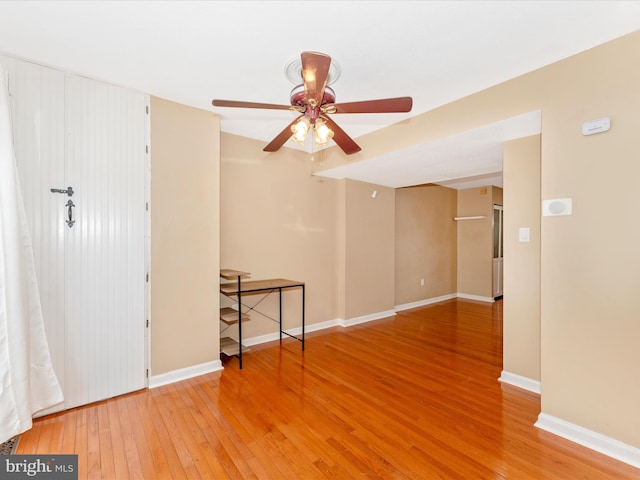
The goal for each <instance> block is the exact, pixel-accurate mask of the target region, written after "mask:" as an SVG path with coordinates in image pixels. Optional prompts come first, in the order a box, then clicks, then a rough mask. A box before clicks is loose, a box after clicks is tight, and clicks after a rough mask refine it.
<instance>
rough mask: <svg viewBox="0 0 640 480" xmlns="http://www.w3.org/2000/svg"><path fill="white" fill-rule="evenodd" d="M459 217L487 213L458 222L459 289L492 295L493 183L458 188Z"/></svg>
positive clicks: (463, 292) (462, 292)
mask: <svg viewBox="0 0 640 480" xmlns="http://www.w3.org/2000/svg"><path fill="white" fill-rule="evenodd" d="M457 216H458V217H472V216H484V217H485V218H483V219H477V220H460V221H458V222H457V226H458V228H457V235H458V240H457V243H458V260H457V267H458V272H457V281H458V293H459V294H463V295H469V296H472V297H482V298H483V299H492V298H493V192H492V187H482V188H468V189H465V190H458V213H457Z"/></svg>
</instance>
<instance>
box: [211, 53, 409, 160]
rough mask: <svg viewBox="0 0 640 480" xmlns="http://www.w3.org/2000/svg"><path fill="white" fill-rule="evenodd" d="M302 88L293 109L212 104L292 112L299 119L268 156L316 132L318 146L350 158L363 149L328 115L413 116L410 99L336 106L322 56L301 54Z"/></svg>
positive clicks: (274, 142)
mask: <svg viewBox="0 0 640 480" xmlns="http://www.w3.org/2000/svg"><path fill="white" fill-rule="evenodd" d="M300 57H301V61H302V63H301V72H300V73H301V76H302V82H303V83H302V84H301V85H297V86H296V87H294V89H293V90H292V91H291V96H290V97H291V98H290V100H291V105H274V104H270V103H255V102H241V101H234V100H213V101H212V102H211V103H212V104H213V106H215V107H238V108H263V109H271V110H291V111H292V112H296V113H299V115H298V116H297V117H296V118H295V119H294V120H293V121H292V122H291V123H290V124H289V125H287V126H286V127H285V129H284V130H282V132H280V133H279V134H278V135H277V136H276V137H275V138H274V139H273V140H272V141H271V142H270V143H269V144H268V145H267V146H266V147H264V149H263V150H264V151H265V152H275V151H277V150H278V149H280V147H282V146H283V145H284V144H285V142H286V141H287V140H289V139H290V138H291V139H293V140H294V141H296V142H298V143H300V144H301V145H304V142H305V140H306V138H307V135H308V134H309V132H310V130H311V129H313V133H314V137H315V141H316V143H317V144H319V145H324V144H326V143H328V141H329V140H331V139H333V141H334V142H335V143H336V144H337V145H338V146H339V147H340V148H341V149H342V150H343V151H344V153H346V154H347V155H351V154H353V153H356V152H359V151H360V150H361V148H360V146H359V145H358V144H357V143H356V142H355V141H354V140H353V139H352V138H351V137H350V136H349V135H348V134H347V133H346V132H345V131H344V130H342V128H340V127H339V126H338V124H337V123H336V122H334V121H333V120H332V119H331V118H330V117H329V115H333V114H337V113H402V112H410V111H411V107H412V105H413V100H412V98H411V97H397V98H386V99H380V100H365V101H361V102H350V103H334V102H335V100H336V96H335V93H334V91H333V89H332V88H331V87H329V86H328V84H327V80H328V78H329V71H330V68H331V57H330V56H328V55H325V54H324V53H319V52H302V54H301V56H300Z"/></svg>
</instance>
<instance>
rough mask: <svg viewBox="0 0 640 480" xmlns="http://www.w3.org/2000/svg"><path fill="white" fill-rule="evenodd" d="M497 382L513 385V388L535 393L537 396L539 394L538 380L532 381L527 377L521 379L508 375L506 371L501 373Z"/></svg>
mask: <svg viewBox="0 0 640 480" xmlns="http://www.w3.org/2000/svg"><path fill="white" fill-rule="evenodd" d="M498 380H499V381H500V382H502V383H507V384H509V385H513V386H514V387H518V388H522V389H523V390H528V391H530V392H533V393H537V394H538V395H539V394H540V382H539V381H538V380H533V379H531V378H528V377H523V376H522V375H517V374H515V373H510V372H507V371H506V370H503V371H502V373H501V374H500V378H499V379H498Z"/></svg>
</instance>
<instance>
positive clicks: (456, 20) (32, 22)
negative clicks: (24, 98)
mask: <svg viewBox="0 0 640 480" xmlns="http://www.w3.org/2000/svg"><path fill="white" fill-rule="evenodd" d="M639 28H640V2H637V1H604V2H600V1H578V0H575V1H323V2H320V1H279V2H272V1H195V2H191V1H161V2H159V1H122V2H119V1H70V2H69V1H67V2H60V1H43V2H38V1H28V2H27V1H15V2H14V1H2V2H0V52H4V53H6V54H9V55H13V56H17V57H20V58H23V59H26V60H32V61H35V62H37V63H41V64H44V65H49V66H53V67H57V68H60V69H64V70H67V71H70V72H74V73H78V74H82V75H85V76H88V77H92V78H96V79H99V80H103V81H107V82H110V83H114V84H117V85H121V86H125V87H129V88H132V89H135V90H138V91H141V92H144V93H147V94H150V95H155V96H159V97H163V98H166V99H169V100H173V101H176V102H180V103H183V104H186V105H190V106H193V107H197V108H201V109H206V110H211V111H216V112H217V113H219V114H220V115H221V128H222V131H224V132H228V133H233V134H237V135H242V136H245V137H249V138H255V139H258V140H261V141H264V142H265V143H267V142H268V141H270V140H271V139H272V138H273V137H274V136H275V135H276V134H278V133H279V132H280V131H281V130H282V129H283V128H284V127H285V126H286V125H287V124H288V123H289V122H290V121H291V120H292V119H293V115H294V114H293V113H290V112H287V111H271V110H255V109H251V110H247V109H235V108H234V109H232V108H216V109H214V108H213V107H212V106H211V100H212V99H213V98H220V99H229V100H244V101H255V102H263V103H276V104H288V100H289V92H290V90H291V88H292V87H293V84H292V83H291V82H290V81H289V80H288V79H287V77H286V76H285V73H284V68H285V65H286V64H287V63H288V62H289V61H291V60H292V59H295V58H297V57H299V55H300V53H301V52H302V51H305V50H315V51H320V52H323V53H327V54H329V55H330V56H331V57H332V58H334V59H335V60H336V61H337V63H338V64H339V66H340V71H341V74H340V77H339V79H338V80H337V81H336V82H335V83H334V84H333V85H332V87H333V89H334V90H335V91H336V96H337V102H338V103H340V102H350V101H358V100H369V99H376V98H389V97H396V96H406V95H408V96H411V97H413V100H414V108H413V111H412V112H411V113H409V114H369V115H335V116H334V117H333V118H334V120H336V121H337V122H338V123H339V124H340V125H341V126H342V128H343V129H344V130H345V131H346V132H347V133H349V134H350V135H351V136H352V137H354V138H355V139H357V138H358V137H359V136H361V135H363V134H365V133H369V132H372V131H374V130H377V129H380V128H383V127H385V126H387V125H389V124H391V123H395V122H399V121H401V120H403V119H405V118H407V117H409V116H413V115H417V114H420V113H423V112H425V111H428V110H431V109H433V108H435V107H438V106H441V105H443V104H446V103H449V102H451V101H454V100H456V99H459V98H461V97H463V96H466V95H469V94H472V93H475V92H477V91H480V90H482V89H485V88H488V87H490V86H493V85H496V84H498V83H501V82H503V81H505V80H508V79H511V78H514V77H516V76H519V75H522V74H524V73H527V72H529V71H532V70H534V69H537V68H540V67H542V66H544V65H548V64H550V63H552V62H555V61H558V60H560V59H562V58H566V57H568V56H570V55H573V54H575V53H578V52H580V51H583V50H586V49H589V48H591V47H594V46H596V45H598V44H601V43H604V42H606V41H608V40H611V39H613V38H617V37H619V36H622V35H624V34H627V33H630V32H632V31H635V30H637V29H639ZM536 115H538V116H537V117H536ZM536 118H538V129H539V113H536V112H533V113H532V114H530V115H525V116H523V117H522V118H520V117H517V118H516V119H512V120H511V121H505V122H500V124H496V125H491V126H487V127H486V129H483V130H482V131H474V132H469V134H468V135H461V136H456V138H451V139H444V140H442V141H439V142H434V143H433V144H425V145H422V146H418V147H414V148H411V149H407V150H404V151H398V152H395V153H393V154H388V155H385V156H384V157H379V158H375V159H371V160H369V161H364V162H357V163H355V162H354V164H353V165H349V166H347V167H340V168H341V170H340V171H336V172H333V173H331V172H326V173H325V175H327V176H329V175H333V176H347V177H348V178H354V179H360V180H363V181H369V182H372V183H377V184H381V185H389V186H404V185H408V184H420V183H442V184H447V185H449V186H452V187H454V188H461V186H462V188H468V186H473V185H474V184H475V183H474V182H473V181H474V180H476V179H478V178H477V177H479V180H480V181H481V182H482V183H484V184H485V185H487V184H499V182H501V174H500V172H501V163H502V157H501V155H502V150H501V147H500V145H501V142H502V141H504V138H503V137H504V135H505V132H508V135H510V136H514V135H515V137H513V138H517V137H518V136H524V135H530V134H531V133H527V132H530V131H531V128H532V122H534V123H535V119H536ZM518 127H522V129H523V131H522V132H518V131H517V128H518ZM538 131H539V130H538ZM534 133H535V132H534ZM478 134H480V135H478ZM501 136H502V137H501ZM479 139H482V141H479ZM286 146H287V147H291V148H296V146H295V144H293V142H288V143H287V145H286ZM389 165H393V168H392V169H390V168H389V167H388V166H389ZM469 177H471V178H469ZM455 179H462V180H461V182H463V183H459V184H456V182H454V181H453V180H455ZM389 182H391V183H389Z"/></svg>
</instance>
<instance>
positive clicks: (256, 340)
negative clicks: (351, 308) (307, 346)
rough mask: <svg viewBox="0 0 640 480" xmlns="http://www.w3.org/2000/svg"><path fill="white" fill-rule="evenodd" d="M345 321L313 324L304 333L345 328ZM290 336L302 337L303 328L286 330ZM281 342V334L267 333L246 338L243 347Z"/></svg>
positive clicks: (307, 326)
mask: <svg viewBox="0 0 640 480" xmlns="http://www.w3.org/2000/svg"><path fill="white" fill-rule="evenodd" d="M342 322H343V321H342V320H340V319H338V318H336V319H335V320H327V321H326V322H320V323H312V324H311V325H305V326H304V333H305V334H306V333H310V332H317V331H318V330H324V329H326V328H331V327H344V325H343V323H342ZM286 332H287V333H289V334H290V335H296V336H298V335H302V327H296V328H292V329H290V330H286ZM276 340H280V332H273V333H267V334H266V335H258V336H257V337H251V338H245V339H244V340H243V341H242V344H243V345H246V346H248V347H250V346H252V345H260V344H261V343H267V342H273V341H276Z"/></svg>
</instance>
